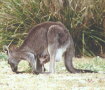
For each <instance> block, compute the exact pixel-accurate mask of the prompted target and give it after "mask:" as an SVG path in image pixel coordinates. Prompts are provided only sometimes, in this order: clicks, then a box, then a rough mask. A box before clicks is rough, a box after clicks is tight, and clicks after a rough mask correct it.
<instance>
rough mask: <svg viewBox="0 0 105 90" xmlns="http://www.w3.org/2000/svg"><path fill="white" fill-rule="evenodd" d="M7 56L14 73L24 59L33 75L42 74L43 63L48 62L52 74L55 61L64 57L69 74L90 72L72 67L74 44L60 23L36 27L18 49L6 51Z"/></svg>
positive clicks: (43, 24)
mask: <svg viewBox="0 0 105 90" xmlns="http://www.w3.org/2000/svg"><path fill="white" fill-rule="evenodd" d="M8 56H9V59H8V62H9V64H10V66H11V68H12V70H13V71H14V72H17V66H18V63H19V62H20V61H21V60H22V59H24V60H27V61H28V62H29V63H30V65H31V66H32V70H33V73H41V72H43V66H44V63H46V62H47V61H50V67H49V71H50V72H51V73H54V72H55V61H56V59H61V57H64V63H65V66H66V68H67V70H68V71H69V72H72V73H76V72H91V71H87V70H77V69H75V68H74V67H73V64H72V58H73V57H74V56H75V49H74V43H73V40H72V37H71V35H70V33H69V31H68V30H67V28H66V27H65V26H64V25H63V24H62V23H61V22H44V23H41V24H38V25H36V26H35V27H33V28H32V29H31V30H30V32H29V34H28V36H27V37H26V39H25V40H24V42H23V44H22V45H21V46H20V47H19V48H17V49H13V50H8Z"/></svg>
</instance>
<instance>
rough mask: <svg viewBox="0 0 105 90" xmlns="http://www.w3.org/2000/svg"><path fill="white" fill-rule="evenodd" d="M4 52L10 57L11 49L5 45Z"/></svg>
mask: <svg viewBox="0 0 105 90" xmlns="http://www.w3.org/2000/svg"><path fill="white" fill-rule="evenodd" d="M3 51H4V52H5V53H6V54H7V55H8V54H9V47H8V46H6V45H4V46H3Z"/></svg>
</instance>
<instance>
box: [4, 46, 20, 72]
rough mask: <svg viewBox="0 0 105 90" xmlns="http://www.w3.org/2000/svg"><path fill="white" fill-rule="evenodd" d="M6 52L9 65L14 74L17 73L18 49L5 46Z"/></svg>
mask: <svg viewBox="0 0 105 90" xmlns="http://www.w3.org/2000/svg"><path fill="white" fill-rule="evenodd" d="M4 51H5V52H6V53H7V55H8V64H9V65H10V66H11V69H12V71H13V72H17V69H18V68H17V67H18V63H19V60H18V59H17V58H16V49H15V48H8V47H7V46H4Z"/></svg>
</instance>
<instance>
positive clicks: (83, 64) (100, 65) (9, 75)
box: [0, 57, 105, 90]
mask: <svg viewBox="0 0 105 90" xmlns="http://www.w3.org/2000/svg"><path fill="white" fill-rule="evenodd" d="M73 63H74V66H75V67H76V68H81V69H89V70H94V71H103V72H104V71H105V68H104V67H105V66H104V65H105V60H104V59H101V58H99V57H94V58H80V59H78V58H75V59H74V62H73ZM46 68H47V69H48V64H47V65H46ZM19 71H25V73H22V74H15V73H13V72H12V71H11V68H10V66H9V65H8V64H7V61H6V60H4V59H3V58H2V59H0V90H105V79H104V78H105V75H104V74H102V73H84V74H82V73H79V74H72V73H69V72H68V71H67V70H66V69H65V66H64V64H63V61H61V62H58V63H57V64H56V73H55V74H40V75H34V74H32V73H30V72H31V69H30V67H29V66H28V63H27V62H25V61H22V62H20V64H19Z"/></svg>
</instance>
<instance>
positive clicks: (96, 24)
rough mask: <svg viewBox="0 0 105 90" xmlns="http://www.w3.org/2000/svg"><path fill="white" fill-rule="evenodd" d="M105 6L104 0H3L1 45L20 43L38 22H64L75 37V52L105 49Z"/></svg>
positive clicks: (97, 51)
mask: <svg viewBox="0 0 105 90" xmlns="http://www.w3.org/2000/svg"><path fill="white" fill-rule="evenodd" d="M104 5H105V0H3V1H1V2H0V9H1V10H0V13H1V14H0V47H2V46H3V45H9V44H11V43H12V44H17V45H20V44H21V43H22V42H23V40H24V38H25V37H26V35H27V32H28V31H29V29H31V28H32V27H33V26H34V25H36V24H38V23H41V22H44V21H61V22H62V23H64V24H65V26H66V27H67V28H68V29H69V31H70V33H71V35H72V37H73V39H74V42H75V48H76V55H89V56H90V55H97V54H99V53H102V52H105V48H104V46H105V28H104V27H105V24H104V23H105V20H104V16H105V7H104ZM1 49H2V48H1Z"/></svg>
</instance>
